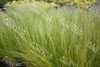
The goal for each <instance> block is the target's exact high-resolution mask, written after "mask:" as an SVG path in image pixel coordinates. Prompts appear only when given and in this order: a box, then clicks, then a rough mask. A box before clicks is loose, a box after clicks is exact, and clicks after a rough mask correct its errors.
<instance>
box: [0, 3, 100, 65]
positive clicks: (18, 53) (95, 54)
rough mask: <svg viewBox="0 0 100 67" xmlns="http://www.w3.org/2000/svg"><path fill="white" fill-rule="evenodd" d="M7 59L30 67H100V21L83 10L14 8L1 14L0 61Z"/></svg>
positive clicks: (17, 6) (29, 5)
mask: <svg viewBox="0 0 100 67" xmlns="http://www.w3.org/2000/svg"><path fill="white" fill-rule="evenodd" d="M6 56H7V57H8V58H9V59H11V60H13V61H14V60H15V59H18V60H21V61H22V62H23V63H24V64H25V65H26V66H27V67H66V66H67V67H99V66H100V64H99V62H100V17H98V16H95V15H93V14H91V13H89V12H87V11H85V10H80V9H76V10H75V12H71V11H69V10H67V9H64V10H60V9H47V8H45V7H44V6H41V5H37V4H21V5H16V6H10V7H8V8H7V13H6V14H5V13H0V57H6ZM13 61H12V62H13Z"/></svg>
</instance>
